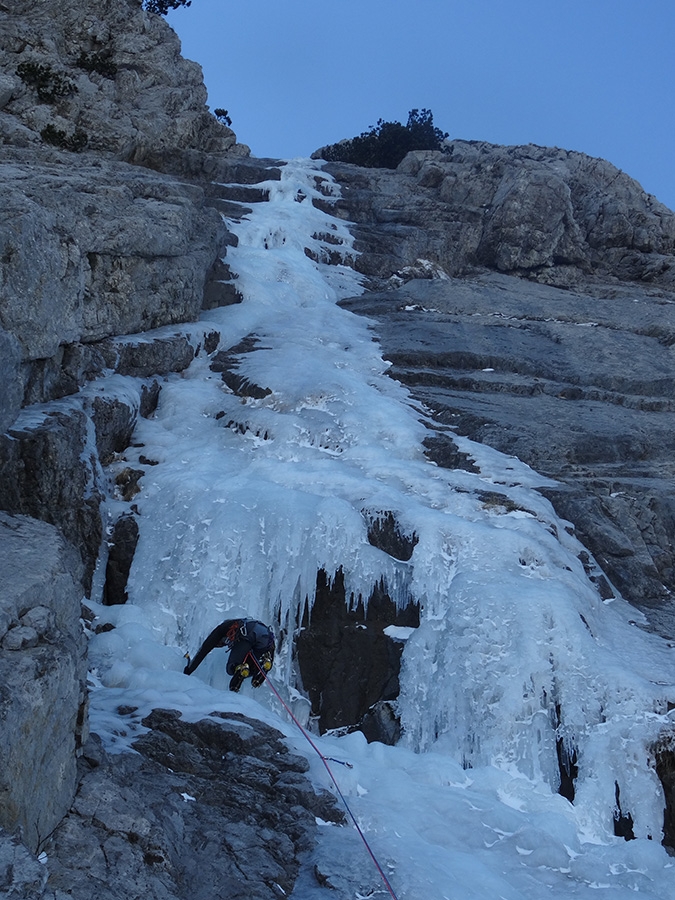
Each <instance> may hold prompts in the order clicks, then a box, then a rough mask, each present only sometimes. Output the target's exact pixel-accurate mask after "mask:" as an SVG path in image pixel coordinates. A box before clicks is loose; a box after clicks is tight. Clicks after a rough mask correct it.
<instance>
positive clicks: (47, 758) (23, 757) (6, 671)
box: [0, 513, 87, 851]
mask: <svg viewBox="0 0 675 900" xmlns="http://www.w3.org/2000/svg"><path fill="white" fill-rule="evenodd" d="M79 570H80V562H79V558H78V555H77V554H76V553H75V551H74V550H73V548H72V547H70V546H69V545H68V544H67V543H66V542H65V541H64V540H63V538H62V537H61V535H60V534H59V532H58V531H57V530H56V529H55V528H53V527H52V526H50V525H47V524H45V523H43V522H35V521H33V520H31V519H28V518H25V517H23V516H16V517H13V516H9V515H6V514H5V513H0V581H1V582H2V592H0V760H1V763H0V828H4V829H5V830H6V831H8V832H12V831H14V830H15V829H16V828H17V827H18V828H20V829H21V834H22V839H23V841H24V843H25V844H26V845H27V846H28V847H29V848H30V849H31V850H33V851H35V850H36V849H37V847H38V846H39V844H40V842H41V841H42V840H44V839H45V838H46V837H47V835H48V834H49V833H50V832H51V831H52V830H53V829H54V827H55V826H56V825H57V823H58V822H59V821H60V820H61V819H62V817H63V816H64V815H65V814H66V812H67V811H68V809H69V807H70V804H71V802H72V798H73V795H74V793H75V788H76V785H77V770H76V754H77V752H78V748H79V747H80V746H81V744H82V741H83V739H85V738H86V685H85V682H86V674H87V665H86V658H85V651H86V645H85V639H84V633H83V631H82V626H81V624H80V603H81V598H82V589H81V587H80V584H79V581H80V571H79Z"/></svg>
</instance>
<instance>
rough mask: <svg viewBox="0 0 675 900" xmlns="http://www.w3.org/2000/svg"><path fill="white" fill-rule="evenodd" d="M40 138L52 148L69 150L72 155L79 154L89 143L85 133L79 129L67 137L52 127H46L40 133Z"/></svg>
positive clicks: (58, 129) (63, 132)
mask: <svg viewBox="0 0 675 900" xmlns="http://www.w3.org/2000/svg"><path fill="white" fill-rule="evenodd" d="M40 137H41V138H42V140H43V141H44V142H45V144H53V145H54V147H61V148H62V149H63V150H70V151H71V152H72V153H81V152H82V150H84V149H85V147H86V146H87V144H88V143H89V138H88V137H87V133H86V131H83V130H82V129H81V128H76V129H75V131H74V132H73V133H72V134H70V135H69V134H66V132H65V131H62V130H61V129H60V128H56V127H55V126H54V125H47V126H45V128H43V129H42V131H41V132H40Z"/></svg>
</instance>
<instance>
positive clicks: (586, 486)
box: [346, 274, 675, 638]
mask: <svg viewBox="0 0 675 900" xmlns="http://www.w3.org/2000/svg"><path fill="white" fill-rule="evenodd" d="M674 301H675V297H673V298H672V299H670V297H669V296H668V295H667V294H666V293H665V292H655V291H653V290H651V289H646V288H645V287H643V286H641V285H631V286H630V287H628V286H611V287H609V286H608V287H606V288H600V287H599V286H598V285H597V284H596V286H595V289H594V294H590V293H581V292H578V291H574V292H573V291H570V290H567V291H562V290H560V289H557V288H553V287H549V286H545V285H539V284H536V283H533V282H527V281H523V280H522V279H518V278H514V277H513V276H505V275H497V274H482V275H475V276H474V277H473V278H470V279H469V278H467V279H455V278H452V279H447V280H434V281H421V280H414V281H410V282H408V283H407V284H406V285H405V286H403V287H401V288H398V289H396V290H393V291H388V292H380V293H370V294H364V295H363V296H361V297H357V298H354V299H352V300H349V301H347V302H346V305H347V306H348V308H350V309H352V310H354V311H356V312H360V313H363V314H365V315H368V316H370V317H372V318H374V319H376V320H377V322H378V325H377V327H376V331H377V334H378V336H379V338H380V340H381V342H382V346H383V350H384V355H385V357H386V358H387V359H389V360H390V361H391V362H392V364H393V365H392V368H391V370H390V372H391V375H392V376H393V377H394V378H397V379H398V380H400V381H401V382H403V383H404V384H406V385H407V386H408V387H409V388H410V390H411V392H412V394H413V396H414V397H415V398H417V399H418V400H420V401H421V402H422V403H423V404H424V405H425V406H426V408H427V409H428V410H429V411H430V413H431V416H430V421H429V425H430V428H432V429H436V430H435V431H434V430H432V431H431V432H430V440H429V441H428V442H427V444H428V446H429V450H428V453H429V456H430V457H431V458H432V459H434V460H435V461H436V462H438V464H439V465H450V466H452V467H464V466H465V462H464V461H463V460H461V459H454V458H452V456H451V457H450V458H449V459H448V458H445V459H444V458H443V456H442V454H441V453H440V449H441V448H442V447H443V445H444V442H446V443H447V442H450V443H451V444H452V443H453V441H452V436H453V434H458V435H466V436H468V437H470V438H471V439H472V440H476V441H480V442H484V443H487V444H490V446H493V447H495V448H496V449H498V450H501V451H502V452H504V453H507V454H509V455H512V456H517V457H518V458H519V459H521V460H523V461H524V462H526V463H528V464H529V465H531V466H532V467H533V468H534V469H535V470H537V471H538V472H540V473H542V474H544V475H547V476H550V477H551V478H554V479H556V481H557V482H558V484H557V486H555V487H551V488H548V489H546V490H545V493H546V494H547V496H548V497H549V499H550V500H551V501H552V502H553V504H554V506H555V507H556V509H557V511H558V513H559V514H560V515H562V517H563V518H566V519H568V520H569V521H570V522H571V523H573V525H574V527H575V528H576V530H577V533H578V537H579V538H580V540H581V541H582V542H583V543H584V544H585V545H586V546H587V547H588V549H589V551H590V552H591V554H592V556H593V557H594V558H595V560H596V562H597V563H598V564H599V565H600V566H601V568H602V570H603V571H604V573H605V575H606V576H607V578H608V579H609V581H610V582H611V583H612V584H613V585H614V587H615V588H616V589H618V590H620V591H621V593H622V594H623V595H624V596H625V598H626V599H628V600H629V601H630V602H632V603H634V604H635V606H637V607H638V608H639V609H640V610H641V611H642V612H644V613H645V615H646V616H647V618H648V620H649V622H650V624H651V627H653V628H655V629H656V630H658V631H660V632H661V633H662V634H664V635H666V636H667V637H671V638H673V637H675V607H674V606H673V604H672V600H671V596H672V592H673V591H674V590H675V556H674V554H673V546H674V543H675V540H674V539H675V527H674V523H675V520H674V516H673V511H674V508H675V507H674V504H675V492H674V490H673V475H674V474H675V468H674V466H673V454H674V451H675V433H674V431H673V413H674V412H675V393H674V392H675V381H674V380H673V371H674V364H675V357H674V356H673V346H672V345H673V343H675V302H674ZM439 441H440V444H439ZM586 563H587V564H588V565H589V567H590V557H589V559H588V560H586ZM589 571H591V570H590V568H589ZM591 574H592V576H593V577H594V578H595V579H596V583H597V585H598V589H599V590H600V591H601V593H602V594H603V596H605V597H608V596H611V592H612V589H611V587H610V585H609V584H608V583H607V580H606V579H604V578H602V576H601V573H599V572H592V571H591Z"/></svg>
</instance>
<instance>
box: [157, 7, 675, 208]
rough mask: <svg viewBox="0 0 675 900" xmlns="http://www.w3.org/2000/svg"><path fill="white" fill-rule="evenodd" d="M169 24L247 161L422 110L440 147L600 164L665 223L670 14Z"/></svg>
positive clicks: (345, 10) (365, 15)
mask: <svg viewBox="0 0 675 900" xmlns="http://www.w3.org/2000/svg"><path fill="white" fill-rule="evenodd" d="M168 21H169V22H170V23H171V25H172V26H173V28H174V29H175V30H176V31H177V32H178V34H179V35H180V37H181V40H182V42H183V54H184V55H185V56H187V57H188V58H190V59H194V60H196V61H197V62H199V63H201V65H202V67H203V69H204V79H205V81H206V85H207V88H208V91H209V101H208V102H209V105H210V107H211V108H212V109H214V108H216V107H223V108H225V109H227V110H229V113H230V115H231V117H232V127H233V128H234V130H235V131H236V133H237V137H238V139H239V140H240V141H241V142H242V143H245V144H248V145H249V146H250V147H251V152H252V153H253V154H254V155H255V156H273V157H281V158H287V157H295V156H309V155H310V154H311V153H312V152H313V151H314V150H316V149H317V148H318V147H321V146H322V145H324V144H327V143H331V142H333V141H337V140H340V139H341V138H344V137H353V136H354V135H355V134H359V133H360V132H361V131H364V130H366V129H367V128H369V127H370V126H371V125H374V124H375V123H376V121H377V120H378V119H379V118H384V119H386V120H398V121H402V122H404V123H405V121H406V119H407V115H408V111H409V110H410V109H412V108H415V107H417V108H423V107H426V108H428V109H431V110H432V112H433V114H434V124H435V125H437V126H439V127H440V128H442V129H443V130H444V131H448V132H449V133H450V137H452V138H465V139H469V140H485V141H492V142H494V143H498V144H527V143H534V144H542V145H547V146H557V147H564V148H566V149H568V150H580V151H583V152H584V153H588V154H590V155H591V156H600V157H603V158H604V159H608V160H609V161H610V162H612V163H614V165H616V166H618V167H619V168H620V169H623V170H624V171H625V172H627V173H628V174H629V175H632V176H633V177H634V178H636V179H637V180H638V181H639V182H640V183H641V184H642V186H643V187H644V188H645V190H647V191H649V192H650V193H653V194H655V195H656V196H657V197H658V198H659V200H661V201H662V202H663V203H665V204H666V205H667V206H670V208H671V209H675V155H674V153H673V149H674V148H673V145H674V144H675V118H674V116H675V0H332V2H326V0H287V2H285V3H284V2H281V0H245V2H234V0H193V2H192V6H191V7H190V8H187V9H179V10H176V11H175V12H173V13H171V14H170V15H169V16H168Z"/></svg>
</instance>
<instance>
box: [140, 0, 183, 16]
mask: <svg viewBox="0 0 675 900" xmlns="http://www.w3.org/2000/svg"><path fill="white" fill-rule="evenodd" d="M191 5H192V0H144V2H143V9H147V11H148V12H154V13H157V15H159V16H165V15H166V14H167V13H168V11H169V10H170V9H178V7H179V6H191Z"/></svg>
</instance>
